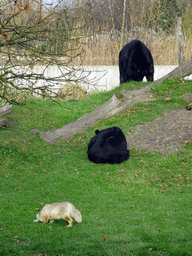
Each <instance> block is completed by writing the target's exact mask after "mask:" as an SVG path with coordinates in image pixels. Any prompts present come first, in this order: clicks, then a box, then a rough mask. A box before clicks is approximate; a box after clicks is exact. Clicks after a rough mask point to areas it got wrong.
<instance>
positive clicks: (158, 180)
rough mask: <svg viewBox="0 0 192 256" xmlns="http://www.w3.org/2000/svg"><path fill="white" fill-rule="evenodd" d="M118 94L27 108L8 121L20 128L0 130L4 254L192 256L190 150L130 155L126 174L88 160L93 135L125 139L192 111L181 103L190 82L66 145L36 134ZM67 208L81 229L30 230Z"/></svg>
mask: <svg viewBox="0 0 192 256" xmlns="http://www.w3.org/2000/svg"><path fill="white" fill-rule="evenodd" d="M146 84H147V83H129V84H127V85H125V86H124V87H125V89H133V88H139V87H141V86H145V85H146ZM121 87H122V86H121ZM120 89H121V88H116V89H115V90H113V91H110V92H103V93H99V94H92V95H89V96H88V97H87V98H85V99H79V100H78V101H76V102H68V101H63V100H60V101H58V102H54V101H50V100H43V99H28V100H27V104H26V106H22V107H20V106H13V113H12V114H11V115H9V116H7V118H11V119H14V120H15V124H14V126H12V127H10V128H6V129H4V128H1V129H0V198H1V199H0V202H1V207H0V255H94V256H95V255H96V256H97V255H126V254H127V255H142V256H143V255H174V256H175V255H192V239H191V237H192V216H191V212H192V204H191V200H192V193H191V191H192V190H191V189H192V187H191V181H192V143H190V142H188V143H187V144H186V145H185V147H184V150H182V151H179V152H175V153H172V154H170V155H168V156H165V155H163V154H161V153H159V152H156V153H146V152H145V151H142V152H138V151H136V150H130V159H129V160H127V161H126V162H123V163H121V164H119V165H109V164H105V165H101V164H94V163H92V162H89V160H88V158H87V153H86V151H87V146H88V143H89V141H90V139H91V138H92V137H93V136H94V131H95V129H104V128H108V127H110V126H118V127H120V128H121V129H122V130H123V132H124V133H125V134H126V133H127V132H128V131H133V130H134V127H136V126H137V125H139V124H141V123H145V122H149V121H152V120H154V119H155V118H157V117H161V116H162V115H163V112H164V111H167V110H172V109H181V108H185V107H186V102H185V101H184V100H182V99H181V98H180V96H181V95H183V94H185V93H187V92H191V91H192V82H191V81H183V80H174V81H171V80H167V81H165V82H164V83H163V84H162V85H161V86H160V87H157V88H155V89H152V90H151V92H152V93H153V94H154V96H155V100H153V101H152V102H150V103H138V104H137V105H136V106H135V107H134V108H132V109H130V110H129V111H127V112H125V113H123V114H121V115H115V116H113V117H111V118H109V119H106V120H101V121H100V122H98V123H97V124H96V125H95V126H94V127H89V128H87V130H86V131H84V132H83V133H81V134H77V135H75V136H74V137H73V138H72V139H70V140H68V141H66V140H61V141H60V142H59V143H58V144H47V143H46V142H44V141H43V140H42V139H41V138H40V137H39V136H38V135H32V134H30V132H29V131H30V130H32V129H35V128H38V129H39V130H42V131H46V130H50V129H56V128H59V127H61V126H63V125H65V124H67V123H68V122H71V121H73V120H75V119H77V118H78V117H80V116H82V115H84V114H86V113H88V112H90V111H91V110H93V109H94V108H95V107H97V106H99V105H100V104H102V103H104V102H106V101H107V100H108V99H110V98H111V96H112V94H113V93H114V91H117V90H120ZM62 201H69V202H71V203H73V204H74V205H75V207H76V208H77V209H78V210H80V212H81V213H82V217H83V222H82V223H81V224H77V223H76V222H75V223H74V226H73V228H66V227H65V226H66V225H67V222H66V221H65V220H56V221H55V222H54V223H53V224H50V223H48V224H43V223H40V222H37V223H34V222H33V220H35V218H36V217H35V216H36V214H37V212H38V211H40V210H41V209H42V208H43V206H44V205H45V204H49V203H54V202H62Z"/></svg>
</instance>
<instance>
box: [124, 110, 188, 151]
mask: <svg viewBox="0 0 192 256" xmlns="http://www.w3.org/2000/svg"><path fill="white" fill-rule="evenodd" d="M126 138H127V144H128V148H129V149H136V150H139V151H141V150H144V151H145V152H155V151H159V152H162V153H163V154H165V155H167V154H169V153H172V152H176V151H178V150H181V149H183V146H184V145H185V144H186V143H187V142H191V141H192V111H189V110H186V109H180V110H175V111H172V112H169V113H165V116H164V117H163V118H158V119H156V120H154V121H153V122H150V123H148V124H144V125H139V126H137V128H136V132H135V133H134V134H133V133H129V134H128V135H127V137H126Z"/></svg>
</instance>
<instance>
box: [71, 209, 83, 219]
mask: <svg viewBox="0 0 192 256" xmlns="http://www.w3.org/2000/svg"><path fill="white" fill-rule="evenodd" d="M71 216H72V217H73V218H74V219H75V220H76V221H77V222H78V223H81V222H82V215H81V213H80V211H78V210H77V209H76V208H75V207H74V208H73V210H72V213H71Z"/></svg>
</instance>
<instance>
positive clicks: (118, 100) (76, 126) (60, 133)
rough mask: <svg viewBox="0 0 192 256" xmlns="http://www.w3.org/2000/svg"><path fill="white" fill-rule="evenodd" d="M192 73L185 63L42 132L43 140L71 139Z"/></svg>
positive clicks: (191, 62) (189, 64)
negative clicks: (170, 80) (165, 83)
mask: <svg viewBox="0 0 192 256" xmlns="http://www.w3.org/2000/svg"><path fill="white" fill-rule="evenodd" d="M191 73H192V61H190V62H183V63H182V64H181V65H180V66H178V67H177V68H175V69H174V70H173V71H172V72H170V73H169V74H167V75H165V76H164V77H162V78H160V79H159V80H157V81H154V82H153V83H151V84H150V85H148V86H146V87H144V88H142V89H139V90H132V91H126V92H121V93H120V95H119V96H118V94H117V95H115V94H114V95H113V96H112V98H111V99H110V100H108V101H107V102H106V103H104V104H102V105H101V106H99V107H97V108H96V109H94V110H93V111H92V112H90V113H88V114H86V115H84V116H82V117H80V118H78V119H77V120H75V121H73V122H70V123H68V124H66V125H64V126H63V127H61V128H59V129H56V130H52V131H47V132H40V136H41V138H42V139H43V140H44V141H46V142H49V143H56V142H57V141H58V139H69V138H71V137H72V136H73V135H75V134H76V133H78V132H82V131H84V130H85V129H86V128H87V127H89V126H93V125H94V124H95V123H96V122H98V121H99V120H102V119H105V118H109V117H111V116H113V115H115V114H119V113H122V112H124V111H126V110H128V109H130V108H132V107H133V106H134V104H135V103H137V102H146V101H149V100H150V99H151V98H150V97H149V90H150V89H151V88H152V87H154V86H159V85H160V84H161V83H162V82H163V81H164V80H165V79H167V78H177V77H180V78H183V77H186V76H189V75H190V74H191Z"/></svg>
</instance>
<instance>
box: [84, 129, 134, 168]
mask: <svg viewBox="0 0 192 256" xmlns="http://www.w3.org/2000/svg"><path fill="white" fill-rule="evenodd" d="M87 154H88V158H89V160H90V161H91V162H94V163H97V164H98V163H103V164H105V163H109V164H119V163H121V162H123V161H125V160H127V159H128V158H129V150H127V141H126V138H125V135H124V134H123V132H122V130H121V129H120V128H118V127H110V128H108V129H105V130H101V131H99V130H96V131H95V136H94V137H93V138H92V139H91V140H90V142H89V145H88V150H87Z"/></svg>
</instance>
